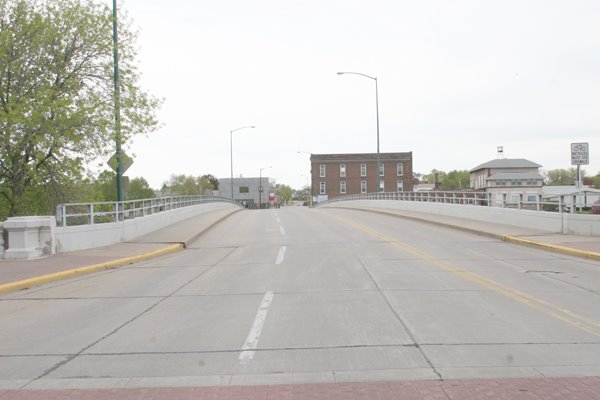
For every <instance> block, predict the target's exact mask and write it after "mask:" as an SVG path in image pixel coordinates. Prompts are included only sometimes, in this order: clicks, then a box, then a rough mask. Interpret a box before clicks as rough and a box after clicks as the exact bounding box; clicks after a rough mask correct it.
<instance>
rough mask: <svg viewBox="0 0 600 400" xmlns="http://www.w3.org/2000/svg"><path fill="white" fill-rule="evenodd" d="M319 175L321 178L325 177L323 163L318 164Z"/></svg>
mask: <svg viewBox="0 0 600 400" xmlns="http://www.w3.org/2000/svg"><path fill="white" fill-rule="evenodd" d="M319 176H320V177H321V178H325V165H320V166H319Z"/></svg>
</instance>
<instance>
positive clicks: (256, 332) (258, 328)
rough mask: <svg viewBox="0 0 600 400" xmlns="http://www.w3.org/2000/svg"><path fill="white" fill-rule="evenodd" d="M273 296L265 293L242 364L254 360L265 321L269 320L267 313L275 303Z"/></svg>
mask: <svg viewBox="0 0 600 400" xmlns="http://www.w3.org/2000/svg"><path fill="white" fill-rule="evenodd" d="M273 296H274V294H273V292H267V293H265V297H263V299H262V301H261V303H260V306H259V307H258V311H257V312H256V317H254V323H253V324H252V328H250V332H249V333H248V337H247V338H246V342H245V343H244V346H243V347H242V352H241V353H240V356H239V360H240V364H247V363H248V362H250V360H252V359H253V358H254V353H255V350H256V347H257V346H258V340H259V339H260V334H261V333H262V330H263V326H264V325H265V320H266V319H267V312H269V307H270V306H271V303H272V302H273Z"/></svg>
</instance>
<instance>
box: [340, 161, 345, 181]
mask: <svg viewBox="0 0 600 400" xmlns="http://www.w3.org/2000/svg"><path fill="white" fill-rule="evenodd" d="M345 176H346V164H340V177H342V178H344V177H345Z"/></svg>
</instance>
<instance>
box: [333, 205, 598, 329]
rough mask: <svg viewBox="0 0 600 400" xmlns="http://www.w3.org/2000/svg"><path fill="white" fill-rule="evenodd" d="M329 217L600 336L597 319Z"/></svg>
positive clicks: (350, 223)
mask: <svg viewBox="0 0 600 400" xmlns="http://www.w3.org/2000/svg"><path fill="white" fill-rule="evenodd" d="M327 215H329V216H330V217H332V218H335V219H337V220H338V221H341V222H343V223H345V224H347V225H350V226H353V227H354V228H356V229H358V230H360V231H362V232H364V233H366V234H368V235H370V236H373V237H375V238H377V239H380V240H382V241H384V242H389V243H391V244H393V245H395V246H397V247H399V248H400V249H402V250H403V251H405V252H407V253H409V254H412V255H414V256H416V257H418V258H420V259H423V260H426V261H428V262H430V263H431V264H433V265H435V266H436V267H438V268H440V269H442V270H444V271H446V272H449V273H451V274H453V275H455V276H458V277H460V278H462V279H464V280H467V281H469V282H472V283H474V284H476V285H478V286H481V287H484V288H486V289H489V290H491V291H493V292H494V293H497V294H500V295H502V296H505V297H507V298H510V299H513V300H515V301H517V302H519V303H522V304H525V305H527V306H529V307H531V308H533V309H535V310H537V311H540V312H542V313H544V314H546V315H549V316H551V317H554V318H556V319H558V320H561V321H563V322H565V323H567V324H569V325H572V326H574V327H576V328H578V329H581V330H583V331H585V332H588V333H590V334H592V335H594V336H600V323H598V322H596V321H594V320H591V319H589V318H586V317H584V316H581V315H579V314H577V313H575V312H573V311H570V310H568V309H566V308H563V307H559V306H556V305H554V304H552V303H550V302H548V301H545V300H542V299H539V298H537V297H535V296H532V295H530V294H528V293H524V292H521V291H519V290H516V289H513V288H510V287H508V286H505V285H503V284H501V283H498V282H496V281H494V280H492V279H490V278H487V277H485V276H482V275H480V274H478V273H475V272H471V271H466V270H463V269H459V268H456V267H454V266H453V265H451V264H449V263H447V262H445V261H442V260H440V259H438V258H436V257H434V256H432V255H430V254H428V253H426V252H424V251H421V250H419V249H417V248H415V247H413V246H411V245H409V244H407V243H403V242H401V241H399V240H397V239H395V238H393V237H391V236H388V235H385V234H383V233H381V232H378V231H376V230H374V229H372V228H369V227H367V226H365V225H362V224H359V223H357V222H354V221H352V220H349V219H346V218H344V217H341V216H339V215H334V214H330V213H327Z"/></svg>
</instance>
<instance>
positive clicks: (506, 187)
mask: <svg viewBox="0 0 600 400" xmlns="http://www.w3.org/2000/svg"><path fill="white" fill-rule="evenodd" d="M540 168H541V165H540V164H536V163H534V162H532V161H529V160H525V159H523V158H499V159H496V160H491V161H488V162H485V163H483V164H481V165H478V166H477V167H475V168H473V169H471V171H469V172H470V175H471V176H470V177H471V179H470V180H471V188H472V189H475V190H479V191H484V192H487V193H491V194H492V200H493V201H494V202H495V203H496V204H500V203H502V202H507V203H509V204H510V203H515V204H516V203H518V202H519V201H524V202H528V203H535V202H536V201H538V199H539V197H540V196H541V195H542V187H543V184H544V177H543V176H542V175H541V174H540V172H539V169H540Z"/></svg>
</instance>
